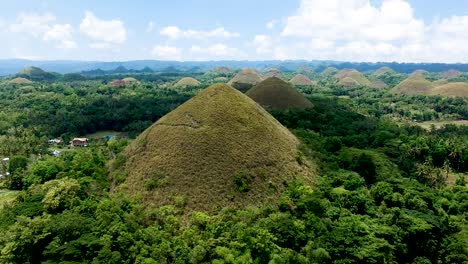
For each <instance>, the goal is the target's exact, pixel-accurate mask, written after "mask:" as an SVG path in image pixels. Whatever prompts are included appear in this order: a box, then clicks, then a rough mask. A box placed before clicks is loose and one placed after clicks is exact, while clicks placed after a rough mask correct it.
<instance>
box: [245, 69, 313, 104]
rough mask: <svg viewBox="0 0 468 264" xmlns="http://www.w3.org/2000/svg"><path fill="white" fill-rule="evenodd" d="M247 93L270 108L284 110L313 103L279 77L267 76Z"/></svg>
mask: <svg viewBox="0 0 468 264" xmlns="http://www.w3.org/2000/svg"><path fill="white" fill-rule="evenodd" d="M246 95H247V96H249V97H250V98H252V99H253V100H254V101H255V102H257V103H259V104H260V105H261V106H263V107H264V108H265V109H268V110H274V111H284V110H288V109H305V108H309V107H312V103H311V102H310V101H309V100H307V98H305V96H304V95H302V94H301V93H300V92H298V91H297V90H296V89H294V88H293V87H292V86H291V84H289V83H287V82H285V81H283V80H281V79H279V78H277V77H270V78H267V79H266V80H264V81H262V82H261V83H259V84H257V85H255V86H254V87H252V89H250V90H248V91H247V93H246Z"/></svg>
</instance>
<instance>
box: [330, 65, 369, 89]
mask: <svg viewBox="0 0 468 264" xmlns="http://www.w3.org/2000/svg"><path fill="white" fill-rule="evenodd" d="M335 77H336V78H337V79H338V80H343V79H344V78H351V79H353V80H355V81H356V82H357V83H359V85H361V86H368V87H370V86H372V83H371V82H370V81H369V79H367V78H366V76H364V75H363V74H362V73H360V72H359V71H357V70H355V69H344V70H341V71H339V72H338V73H337V74H336V75H335Z"/></svg>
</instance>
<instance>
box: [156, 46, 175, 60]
mask: <svg viewBox="0 0 468 264" xmlns="http://www.w3.org/2000/svg"><path fill="white" fill-rule="evenodd" d="M151 54H152V55H153V56H155V57H156V58H157V59H160V60H180V59H181V57H182V50H181V49H180V48H178V47H175V46H168V45H164V46H162V45H158V46H154V47H153V49H152V51H151Z"/></svg>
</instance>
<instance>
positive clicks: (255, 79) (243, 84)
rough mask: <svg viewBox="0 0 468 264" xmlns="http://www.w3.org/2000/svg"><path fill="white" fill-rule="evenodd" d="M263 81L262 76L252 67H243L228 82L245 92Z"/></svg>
mask: <svg viewBox="0 0 468 264" xmlns="http://www.w3.org/2000/svg"><path fill="white" fill-rule="evenodd" d="M261 81H263V78H262V76H260V74H258V72H256V71H255V70H252V69H243V70H241V71H240V72H239V73H238V74H236V76H234V77H233V78H232V79H231V80H230V81H229V82H228V84H229V85H231V86H232V87H234V88H236V89H237V90H239V91H241V92H243V93H245V92H247V91H248V90H249V89H250V88H252V87H253V86H254V85H256V84H257V83H259V82H261Z"/></svg>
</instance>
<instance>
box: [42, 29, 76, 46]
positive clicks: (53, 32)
mask: <svg viewBox="0 0 468 264" xmlns="http://www.w3.org/2000/svg"><path fill="white" fill-rule="evenodd" d="M72 33H73V27H72V26H71V25H70V24H63V25H61V24H56V25H53V26H52V27H50V28H49V29H48V30H47V31H46V32H45V33H44V36H43V39H44V40H46V41H57V42H58V45H57V47H59V48H62V49H74V48H77V44H76V42H75V41H74V40H73V36H72Z"/></svg>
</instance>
